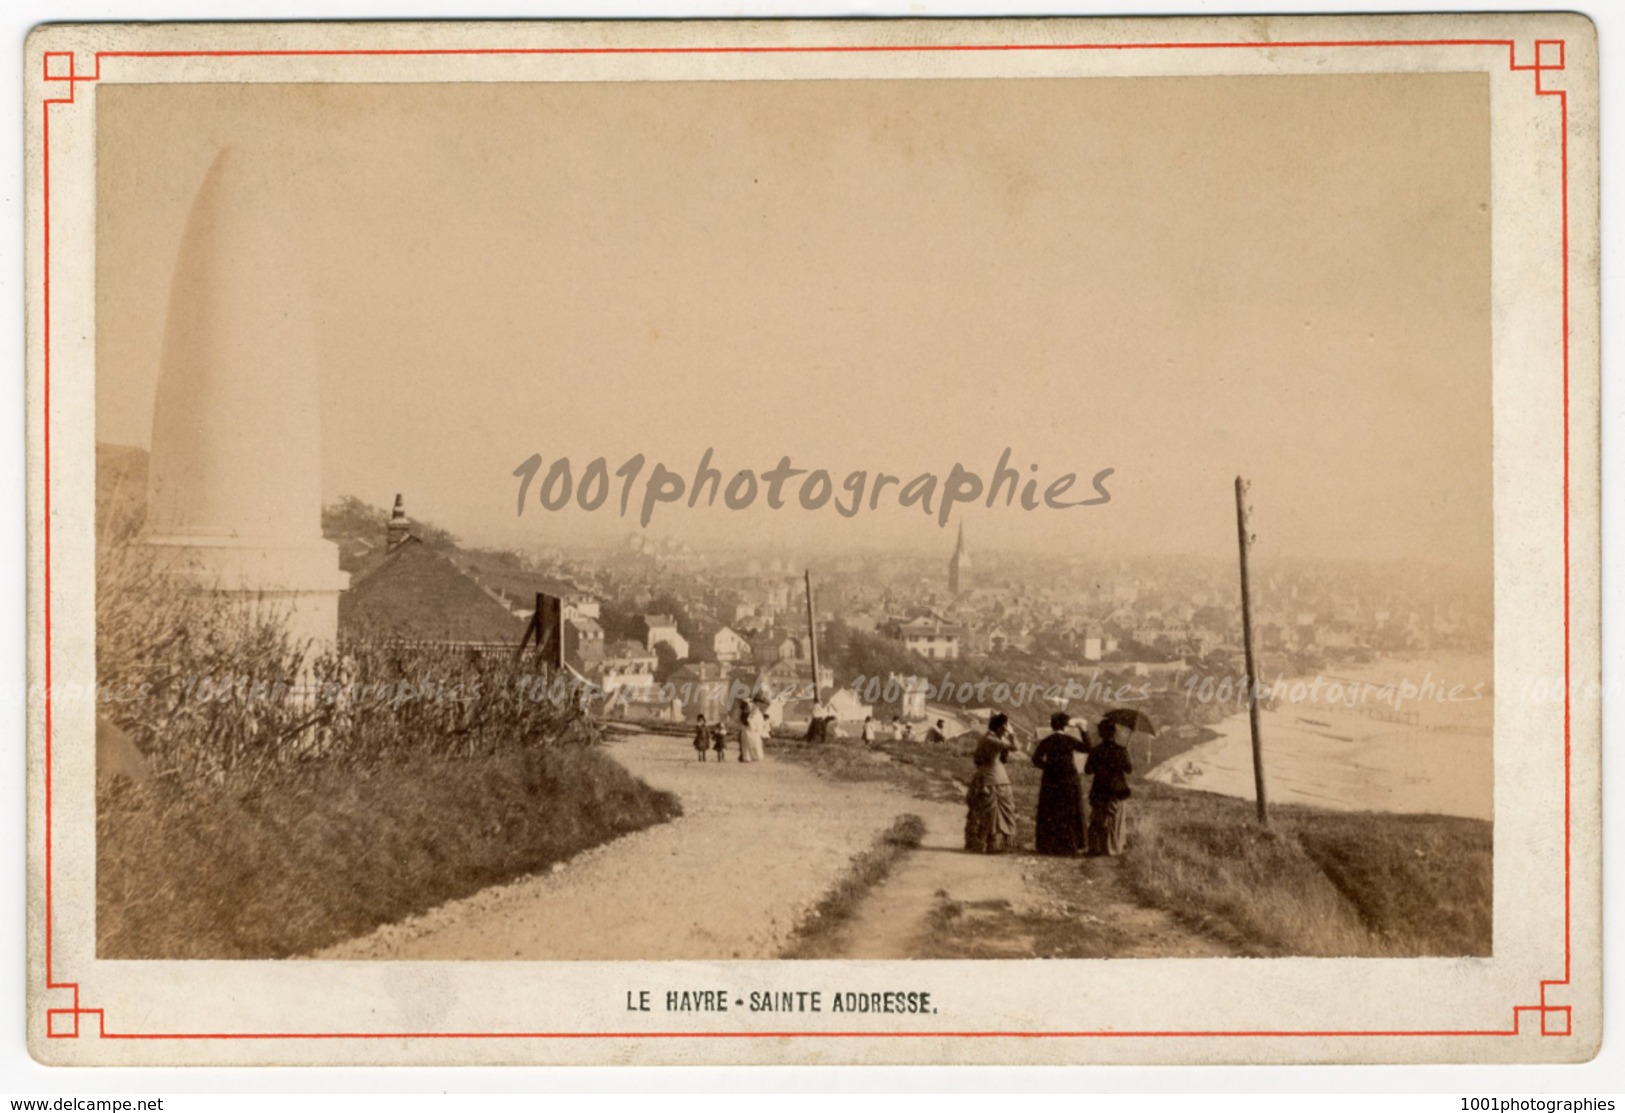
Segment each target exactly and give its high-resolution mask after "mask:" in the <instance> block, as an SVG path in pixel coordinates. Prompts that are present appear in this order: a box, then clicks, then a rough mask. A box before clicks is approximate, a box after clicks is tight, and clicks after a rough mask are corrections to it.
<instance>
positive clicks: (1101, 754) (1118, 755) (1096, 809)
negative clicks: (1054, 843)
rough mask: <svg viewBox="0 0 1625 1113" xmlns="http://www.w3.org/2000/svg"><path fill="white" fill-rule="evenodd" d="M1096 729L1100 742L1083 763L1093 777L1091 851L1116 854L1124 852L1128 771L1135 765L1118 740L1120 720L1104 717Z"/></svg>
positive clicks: (1090, 852)
mask: <svg viewBox="0 0 1625 1113" xmlns="http://www.w3.org/2000/svg"><path fill="white" fill-rule="evenodd" d="M1097 729H1098V730H1099V732H1100V742H1099V743H1098V744H1097V745H1096V746H1095V748H1094V749H1092V750H1090V751H1089V760H1088V761H1086V762H1085V763H1084V766H1083V771H1084V774H1085V775H1087V776H1090V777H1093V778H1094V780H1093V781H1092V782H1090V785H1089V840H1088V852H1089V854H1090V855H1091V856H1094V855H1102V854H1103V855H1109V856H1116V855H1118V854H1121V853H1123V845H1124V829H1125V820H1124V813H1125V811H1126V809H1127V806H1128V798H1129V787H1128V775H1129V774H1130V773H1132V772H1134V766H1133V764H1132V763H1130V761H1129V759H1128V750H1126V749H1125V748H1124V747H1123V746H1122V745H1121V744H1120V743H1119V742H1118V741H1117V724H1116V723H1114V722H1112V721H1111V720H1110V719H1102V720H1101V721H1100V726H1099V727H1098V728H1097Z"/></svg>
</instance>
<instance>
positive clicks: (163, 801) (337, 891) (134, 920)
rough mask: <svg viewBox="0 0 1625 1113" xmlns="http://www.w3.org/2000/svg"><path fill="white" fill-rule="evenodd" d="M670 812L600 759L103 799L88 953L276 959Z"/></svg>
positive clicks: (586, 753)
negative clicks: (93, 945)
mask: <svg viewBox="0 0 1625 1113" xmlns="http://www.w3.org/2000/svg"><path fill="white" fill-rule="evenodd" d="M679 811H680V808H679V806H678V803H677V800H676V798H675V797H674V796H672V795H671V794H669V793H664V792H657V791H656V790H654V789H651V788H649V787H648V786H647V785H645V784H643V782H641V781H639V780H637V779H636V778H634V777H633V776H632V775H631V774H629V773H627V772H626V770H625V769H623V768H622V767H621V766H620V765H618V764H617V763H616V762H615V761H614V760H613V759H612V758H610V757H609V756H608V755H607V754H605V753H604V752H603V751H601V750H598V749H592V748H584V747H575V746H554V747H549V748H545V749H540V748H539V749H534V750H528V751H514V752H508V753H500V754H497V755H494V756H491V757H489V758H485V759H479V760H446V759H436V758H432V757H429V756H424V755H411V756H405V757H402V758H400V759H399V760H395V761H390V762H385V763H382V764H380V765H379V766H377V767H375V768H370V769H368V768H360V767H357V766H354V765H349V766H343V767H340V766H338V765H335V764H329V763H326V762H322V761H313V762H310V763H308V764H305V765H302V766H294V767H290V768H287V769H284V770H278V771H276V772H273V773H267V774H265V775H264V776H262V777H261V779H260V781H259V783H258V784H256V785H252V786H250V785H240V784H231V783H227V784H224V785H215V786H200V787H195V788H192V789H189V790H178V789H174V788H165V787H161V786H154V787H143V788H135V787H132V786H130V785H129V784H128V783H120V785H119V786H117V787H116V788H114V789H112V790H110V791H106V792H104V793H103V794H102V795H101V797H100V799H99V800H98V819H97V828H98V830H97V864H96V865H97V881H98V884H97V900H96V928H97V954H98V955H99V956H100V957H102V958H281V957H286V956H289V955H296V954H302V953H307V952H309V951H312V950H315V949H317V948H320V947H323V946H326V945H328V944H331V943H336V942H338V941H340V940H342V939H346V938H349V937H351V936H354V935H358V934H361V933H363V932H366V931H369V930H371V929H372V928H374V927H377V926H378V925H380V924H384V923H390V922H393V921H395V920H399V919H402V918H403V917H406V916H410V915H414V914H417V913H420V912H423V911H425V910H427V909H429V908H432V907H434V906H435V905H437V904H441V903H443V902H445V901H447V900H453V899H456V898H459V897H464V896H468V895H470V894H472V893H474V892H477V891H478V890H480V889H482V888H484V887H486V886H488V885H492V884H496V883H498V882H502V881H507V880H510V879H512V878H514V877H517V876H522V875H524V874H526V873H529V872H533V871H535V870H538V869H541V868H545V867H546V866H548V865H550V864H551V863H553V862H556V861H560V860H562V859H565V858H568V857H570V856H571V855H573V854H576V853H578V852H580V851H582V850H584V849H586V848H588V847H591V846H595V845H597V844H599V843H602V842H606V841H608V840H609V839H612V838H615V837H616V836H618V835H621V834H625V833H627V832H629V831H634V830H637V829H639V828H642V827H647V826H650V825H651V824H654V823H659V822H662V821H664V820H667V819H670V818H672V817H673V816H675V815H677V814H678V813H679Z"/></svg>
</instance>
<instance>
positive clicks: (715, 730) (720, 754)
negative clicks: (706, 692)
mask: <svg viewBox="0 0 1625 1113" xmlns="http://www.w3.org/2000/svg"><path fill="white" fill-rule="evenodd" d="M711 749H712V751H713V752H715V753H716V755H717V763H718V764H719V765H720V764H721V763H722V762H723V761H725V760H727V751H728V728H727V727H725V726H723V725H722V720H721V719H720V718H719V719H718V720H717V721H716V722H714V723H712V724H711Z"/></svg>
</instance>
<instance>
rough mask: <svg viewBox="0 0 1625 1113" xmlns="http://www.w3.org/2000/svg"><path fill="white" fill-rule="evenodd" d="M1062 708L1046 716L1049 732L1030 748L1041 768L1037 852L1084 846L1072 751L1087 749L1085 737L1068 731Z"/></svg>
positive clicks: (1080, 783)
mask: <svg viewBox="0 0 1625 1113" xmlns="http://www.w3.org/2000/svg"><path fill="white" fill-rule="evenodd" d="M1071 723H1072V718H1071V716H1069V715H1068V714H1067V713H1066V712H1065V711H1057V712H1056V713H1055V714H1053V715H1051V716H1050V717H1049V726H1050V734H1049V736H1048V737H1046V738H1044V739H1043V740H1042V741H1040V742H1039V743H1038V746H1037V748H1035V749H1034V750H1033V764H1034V765H1036V766H1038V768H1040V769H1042V770H1043V771H1044V774H1043V777H1042V779H1041V780H1040V781H1039V783H1038V821H1037V832H1038V835H1037V840H1036V841H1037V846H1038V853H1040V854H1076V853H1077V852H1078V851H1080V850H1082V849H1083V847H1084V825H1083V778H1081V777H1079V776H1078V764H1077V762H1076V761H1075V760H1074V758H1073V755H1074V754H1086V753H1088V752H1089V741H1088V738H1087V737H1083V738H1080V737H1078V736H1077V735H1073V734H1069V733H1068V732H1067V727H1068V726H1070V725H1071Z"/></svg>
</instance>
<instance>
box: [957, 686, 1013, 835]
mask: <svg viewBox="0 0 1625 1113" xmlns="http://www.w3.org/2000/svg"><path fill="white" fill-rule="evenodd" d="M1014 749H1016V741H1015V739H1014V738H1013V737H1012V736H1011V732H1010V716H1008V715H1006V714H1004V713H1003V712H1002V711H1001V712H1000V713H999V714H997V715H994V716H993V717H992V718H991V719H989V720H988V723H987V733H986V734H985V735H983V736H982V740H981V741H980V742H978V743H977V744H976V753H975V755H974V756H973V757H972V759H971V760H972V761H974V762H975V764H976V772H975V773H973V774H972V775H971V779H970V788H969V789H968V790H967V791H966V793H965V807H966V813H965V849H966V850H969V851H972V852H974V853H977V854H1003V853H1004V852H1005V851H1006V850H1008V849H1009V848H1010V843H1011V842H1012V841H1013V840H1014V839H1015V837H1016V797H1015V794H1014V793H1013V792H1012V791H1011V790H1010V773H1009V771H1008V770H1006V769H1005V767H1004V766H1005V763H1006V762H1007V761H1009V759H1010V751H1011V750H1014Z"/></svg>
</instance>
